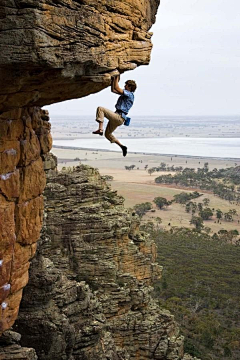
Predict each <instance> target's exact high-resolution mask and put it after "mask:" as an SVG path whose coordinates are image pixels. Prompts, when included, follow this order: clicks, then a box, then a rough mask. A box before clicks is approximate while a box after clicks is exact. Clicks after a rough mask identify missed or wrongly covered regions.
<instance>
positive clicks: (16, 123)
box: [0, 107, 52, 334]
mask: <svg viewBox="0 0 240 360" xmlns="http://www.w3.org/2000/svg"><path fill="white" fill-rule="evenodd" d="M48 120H49V118H48V114H47V112H46V111H43V110H41V109H40V108H36V107H35V108H28V109H19V110H12V111H9V112H8V113H4V114H2V115H1V116H0V174H1V175H0V334H1V332H2V331H4V330H6V329H8V328H9V327H10V326H11V325H12V324H13V322H14V320H15V319H16V317H17V314H18V307H19V304H20V301H21V296H22V289H23V287H24V286H25V285H26V284H27V282H28V268H29V260H30V259H31V258H32V257H33V256H34V254H35V252H36V241H37V240H38V238H39V236H40V231H41V227H42V217H43V196H42V195H41V194H42V192H43V190H44V187H45V184H46V179H45V173H44V170H43V161H42V156H43V155H44V154H45V153H47V152H48V151H49V150H50V148H51V145H52V140H51V135H50V123H49V122H48Z"/></svg>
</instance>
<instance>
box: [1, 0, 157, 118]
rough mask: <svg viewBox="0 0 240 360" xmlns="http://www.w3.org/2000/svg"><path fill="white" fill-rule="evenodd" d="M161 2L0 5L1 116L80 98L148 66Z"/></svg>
mask: <svg viewBox="0 0 240 360" xmlns="http://www.w3.org/2000/svg"><path fill="white" fill-rule="evenodd" d="M159 2H160V0H151V1H150V0H124V1H122V0H121V1H120V0H102V1H99V0H81V1H76V0H58V1H53V0H38V1H33V0H1V2H0V31H1V34H2V36H1V38H0V84H4V86H1V88H0V111H2V112H4V111H7V110H9V109H13V108H19V107H23V106H33V105H38V106H43V105H47V104H51V103H55V102H59V101H63V100H67V99H73V98H79V97H83V96H86V95H89V94H91V93H95V92H97V91H100V90H102V89H104V88H106V87H107V86H109V85H110V75H109V73H110V72H111V71H112V70H113V69H116V68H117V69H118V70H119V71H120V72H124V71H126V70H132V69H134V68H135V67H137V66H138V65H146V64H148V63H149V60H150V52H151V48H152V44H151V40H150V39H151V35H152V34H151V33H149V32H148V31H149V29H150V27H151V26H152V24H153V23H154V21H155V14H156V11H157V7H158V5H159Z"/></svg>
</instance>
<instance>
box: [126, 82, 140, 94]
mask: <svg viewBox="0 0 240 360" xmlns="http://www.w3.org/2000/svg"><path fill="white" fill-rule="evenodd" d="M125 85H128V86H129V88H130V90H131V92H134V91H135V90H136V88H137V84H136V83H135V81H134V80H127V81H126V82H125Z"/></svg>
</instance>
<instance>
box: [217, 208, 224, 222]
mask: <svg viewBox="0 0 240 360" xmlns="http://www.w3.org/2000/svg"><path fill="white" fill-rule="evenodd" d="M216 216H217V219H218V220H220V219H221V218H222V216H223V212H222V211H221V210H220V209H217V210H216Z"/></svg>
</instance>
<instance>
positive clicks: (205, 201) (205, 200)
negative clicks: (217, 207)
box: [203, 198, 210, 206]
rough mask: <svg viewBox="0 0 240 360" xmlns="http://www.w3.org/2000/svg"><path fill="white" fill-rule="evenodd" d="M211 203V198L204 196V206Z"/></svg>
mask: <svg viewBox="0 0 240 360" xmlns="http://www.w3.org/2000/svg"><path fill="white" fill-rule="evenodd" d="M209 203H210V200H209V199H208V198H204V199H203V204H204V206H208V205H209Z"/></svg>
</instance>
